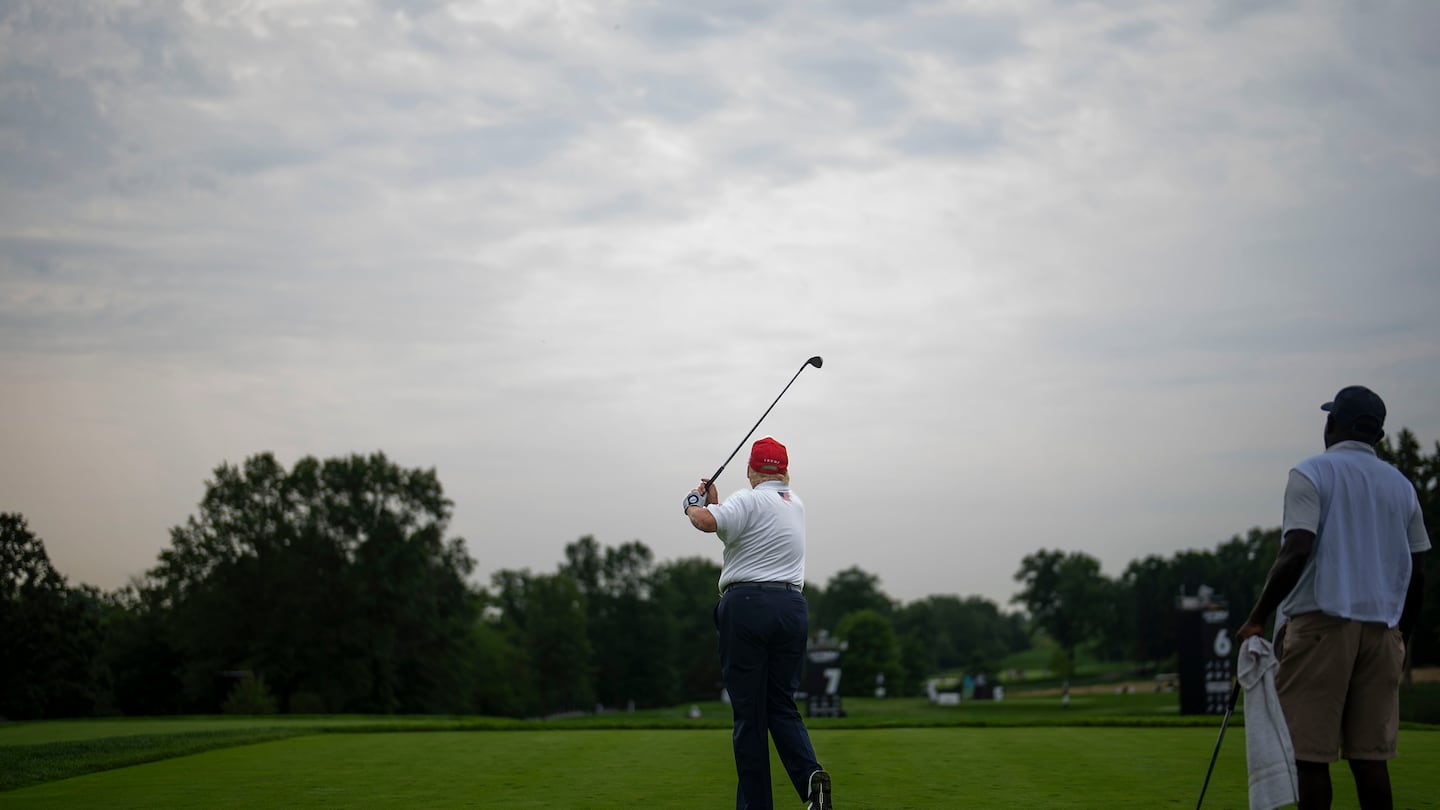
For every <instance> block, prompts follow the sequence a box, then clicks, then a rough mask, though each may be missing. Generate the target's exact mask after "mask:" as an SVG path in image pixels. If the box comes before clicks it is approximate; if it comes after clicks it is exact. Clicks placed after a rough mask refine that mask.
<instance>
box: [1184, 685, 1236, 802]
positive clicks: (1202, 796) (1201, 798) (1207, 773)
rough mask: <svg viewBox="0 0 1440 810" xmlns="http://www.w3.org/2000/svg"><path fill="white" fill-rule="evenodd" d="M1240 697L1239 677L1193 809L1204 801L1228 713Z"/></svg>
mask: <svg viewBox="0 0 1440 810" xmlns="http://www.w3.org/2000/svg"><path fill="white" fill-rule="evenodd" d="M1238 697H1240V679H1239V678H1238V677H1237V678H1236V679H1235V685H1234V686H1232V687H1230V702H1229V703H1228V704H1226V706H1225V717H1224V719H1222V720H1221V721H1220V736H1219V737H1217V738H1216V739H1215V753H1213V754H1211V755H1210V767H1209V768H1206V769H1205V781H1204V783H1202V784H1201V785H1200V798H1199V799H1197V800H1196V801H1195V810H1200V805H1201V804H1203V803H1204V801H1205V788H1207V787H1210V774H1212V773H1214V772H1215V760H1216V758H1218V757H1219V756H1220V743H1221V742H1222V741H1224V739H1225V727H1226V726H1228V725H1230V715H1231V714H1233V713H1234V711H1235V700H1236V698H1238Z"/></svg>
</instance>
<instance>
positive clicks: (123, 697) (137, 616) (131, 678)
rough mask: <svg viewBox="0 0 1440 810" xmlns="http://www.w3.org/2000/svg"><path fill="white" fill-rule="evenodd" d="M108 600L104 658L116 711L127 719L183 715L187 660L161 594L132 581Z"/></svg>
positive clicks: (107, 598) (111, 698) (111, 697)
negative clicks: (182, 688)
mask: <svg viewBox="0 0 1440 810" xmlns="http://www.w3.org/2000/svg"><path fill="white" fill-rule="evenodd" d="M105 599H106V604H107V610H106V611H105V614H104V615H105V625H104V649H103V653H102V656H103V658H104V662H105V668H106V670H107V671H108V672H109V675H110V679H111V695H110V700H111V702H112V707H113V708H114V709H115V710H116V711H119V712H120V713H122V714H129V715H158V714H176V713H178V712H180V710H181V703H180V679H179V672H180V670H181V667H182V663H183V662H182V660H181V653H180V650H179V648H178V647H177V646H176V645H175V643H174V642H173V640H172V631H171V622H170V615H169V614H168V613H167V612H166V611H165V610H164V609H163V608H162V606H161V605H160V604H159V599H158V597H157V591H156V590H154V589H151V588H147V587H145V584H144V583H143V582H132V583H131V584H130V585H127V586H126V587H124V588H121V589H119V590H117V591H115V592H114V593H112V594H109V595H108V596H106V597H105Z"/></svg>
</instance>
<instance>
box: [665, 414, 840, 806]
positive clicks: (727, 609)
mask: <svg viewBox="0 0 1440 810" xmlns="http://www.w3.org/2000/svg"><path fill="white" fill-rule="evenodd" d="M789 465H790V459H789V455H788V454H787V453H786V451H785V445H783V444H781V443H780V442H777V441H775V440H774V439H772V438H770V437H768V436H767V437H765V438H763V439H761V440H759V441H757V442H755V444H754V445H753V446H752V447H751V449H750V464H749V469H748V470H747V475H748V477H749V479H750V489H748V490H741V491H740V492H737V493H735V494H734V495H732V496H731V497H730V499H729V500H727V501H725V502H724V503H717V502H716V499H715V488H714V487H712V486H710V482H709V481H708V480H706V479H703V478H702V479H701V480H700V486H699V487H698V488H697V489H695V490H692V491H691V492H690V493H689V494H688V495H686V497H685V516H686V517H688V518H690V524H691V525H692V526H694V527H695V528H697V529H699V530H700V531H702V532H711V533H715V534H718V535H719V536H720V540H721V541H722V542H723V543H724V544H725V555H724V563H723V564H722V566H721V569H720V593H721V596H720V604H719V605H717V606H716V608H715V627H716V629H717V630H718V631H719V636H720V673H721V676H722V677H723V678H724V680H725V689H726V690H727V691H728V692H729V693H730V705H731V708H732V709H733V711H734V715H735V731H734V735H733V740H734V746H735V771H736V773H737V774H738V776H739V786H738V787H737V788H736V791H735V807H736V810H771V808H773V807H774V802H773V799H772V798H771V795H770V744H769V740H768V739H767V737H766V735H767V733H768V735H769V736H770V737H773V738H774V740H775V750H776V752H777V753H779V755H780V762H781V763H782V764H784V766H785V771H786V773H787V774H789V776H790V783H791V784H793V785H794V786H795V792H796V793H798V794H799V795H800V800H801V801H804V802H807V803H808V804H807V805H806V807H807V808H813V810H830V807H831V803H830V775H829V774H828V773H826V772H825V771H824V770H822V769H821V767H820V763H819V762H816V761H815V749H814V748H813V747H812V746H811V745H810V733H809V732H808V731H807V730H806V729H805V722H804V720H802V719H801V718H800V712H799V710H797V709H796V708H795V698H794V695H795V690H796V689H798V688H799V686H800V665H801V663H802V662H803V661H804V658H805V643H806V640H807V639H808V637H809V623H810V610H809V607H808V606H807V605H806V603H805V597H804V596H802V595H801V593H800V591H801V589H802V588H803V587H804V585H805V504H803V503H801V501H800V497H799V496H798V495H796V494H795V492H794V491H792V490H791V489H790V474H789V472H788V470H789Z"/></svg>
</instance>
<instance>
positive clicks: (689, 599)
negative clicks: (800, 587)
mask: <svg viewBox="0 0 1440 810" xmlns="http://www.w3.org/2000/svg"><path fill="white" fill-rule="evenodd" d="M719 581H720V566H719V565H718V564H716V563H715V562H713V561H711V560H709V559H705V558H703V557H689V558H685V559H680V560H673V561H671V562H667V563H662V564H661V565H659V566H657V567H656V569H655V571H654V573H653V574H652V575H651V578H650V582H651V586H650V593H651V609H652V610H654V611H655V612H657V613H662V614H664V615H666V616H668V617H670V619H671V620H672V625H673V626H672V634H671V641H670V645H669V648H668V651H669V656H668V657H669V659H670V668H671V670H673V671H674V672H675V675H676V678H677V681H678V683H677V688H678V690H679V691H678V692H677V694H676V697H677V699H678V700H713V699H714V698H715V696H716V695H718V694H720V689H721V679H720V656H719V652H718V647H717V641H716V635H715V603H716V599H717V595H716V590H717V588H718V585H719ZM806 591H807V594H806V595H807V596H808V595H809V594H808V591H809V588H806Z"/></svg>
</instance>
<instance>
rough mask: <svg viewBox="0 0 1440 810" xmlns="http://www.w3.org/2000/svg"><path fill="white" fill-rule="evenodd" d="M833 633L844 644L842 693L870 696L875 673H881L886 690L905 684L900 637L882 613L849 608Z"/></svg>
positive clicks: (872, 692) (874, 682) (873, 685)
mask: <svg viewBox="0 0 1440 810" xmlns="http://www.w3.org/2000/svg"><path fill="white" fill-rule="evenodd" d="M835 634H836V635H837V636H838V637H839V638H840V639H841V640H842V641H844V642H845V644H846V649H845V657H844V658H843V659H842V661H843V664H842V665H843V668H844V677H843V678H842V679H841V683H840V693H841V694H842V695H854V696H859V697H865V696H870V695H873V694H874V693H875V687H876V683H877V680H876V676H877V675H884V676H885V684H886V691H887V692H890V691H891V690H894V689H896V688H898V687H899V686H900V685H901V684H904V683H905V670H904V667H903V666H902V664H901V661H900V639H899V638H898V637H897V636H896V635H895V628H894V627H892V626H891V624H890V620H889V619H888V618H887V617H886V616H885V615H883V614H881V613H880V612H879V611H877V610H871V609H869V608H865V609H861V610H856V611H852V612H850V613H847V614H846V615H845V618H844V619H842V620H841V622H840V625H839V626H838V627H837V628H836V629H835Z"/></svg>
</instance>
